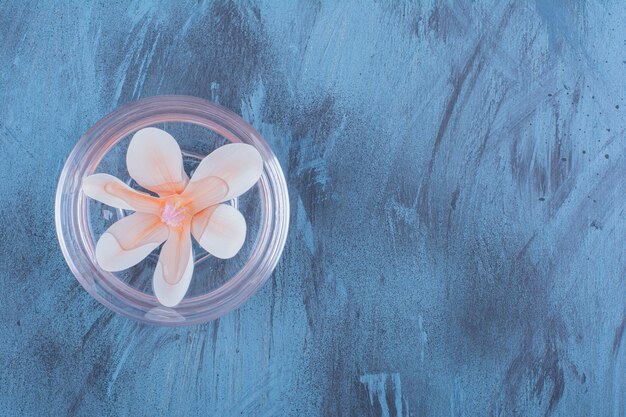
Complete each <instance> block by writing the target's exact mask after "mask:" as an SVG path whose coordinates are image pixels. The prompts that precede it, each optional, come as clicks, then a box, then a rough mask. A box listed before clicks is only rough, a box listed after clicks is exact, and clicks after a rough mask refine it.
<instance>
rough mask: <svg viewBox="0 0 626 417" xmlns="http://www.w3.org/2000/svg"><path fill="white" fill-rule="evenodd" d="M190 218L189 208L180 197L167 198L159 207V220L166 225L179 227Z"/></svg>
mask: <svg viewBox="0 0 626 417" xmlns="http://www.w3.org/2000/svg"><path fill="white" fill-rule="evenodd" d="M190 218H191V216H190V213H189V209H188V208H187V207H186V206H185V204H184V201H183V200H182V199H181V198H180V197H175V198H173V199H171V200H167V201H166V202H165V204H164V205H163V208H162V209H161V221H162V222H163V223H165V224H167V225H168V226H172V227H180V226H182V225H183V223H185V221H187V220H189V219H190Z"/></svg>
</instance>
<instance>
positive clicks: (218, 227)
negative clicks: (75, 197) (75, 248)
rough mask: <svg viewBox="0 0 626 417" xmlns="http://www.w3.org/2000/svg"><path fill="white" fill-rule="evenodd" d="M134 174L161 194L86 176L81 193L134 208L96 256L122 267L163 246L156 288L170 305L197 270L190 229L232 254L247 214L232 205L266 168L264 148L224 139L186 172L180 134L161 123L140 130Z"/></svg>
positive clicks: (131, 166)
mask: <svg viewBox="0 0 626 417" xmlns="http://www.w3.org/2000/svg"><path fill="white" fill-rule="evenodd" d="M126 165H127V168H128V173H129V174H130V176H131V177H132V178H133V179H134V180H135V181H136V182H137V183H138V184H139V185H141V186H142V187H144V188H145V189H147V190H150V191H153V192H154V193H156V194H158V197H155V196H152V195H150V194H147V193H143V192H140V191H137V190H133V189H132V188H130V187H129V186H127V185H126V184H125V183H124V182H122V181H120V180H119V179H117V178H115V177H113V176H111V175H108V174H94V175H90V176H89V177H86V178H85V179H84V180H83V187H82V189H83V192H84V193H85V194H86V195H87V196H89V197H91V198H93V199H95V200H98V201H100V202H102V203H104V204H107V205H109V206H112V207H117V208H121V209H126V210H133V211H135V213H133V214H131V215H129V216H127V217H124V218H123V219H121V220H119V221H118V222H116V223H115V224H113V225H112V226H111V227H109V229H107V231H105V232H104V234H103V235H102V236H101V237H100V239H99V240H98V243H97V245H96V260H97V262H98V265H100V267H101V268H102V269H104V270H106V271H121V270H123V269H126V268H130V267H131V266H133V265H136V264H137V263H139V262H140V261H141V260H143V259H144V258H145V257H146V256H148V254H150V252H152V251H153V250H154V249H156V248H157V247H159V246H160V245H161V244H162V243H163V242H165V244H164V245H163V248H162V249H161V254H160V255H159V261H158V263H157V265H156V268H155V270H154V277H153V282H152V284H153V288H154V294H155V295H156V297H157V298H158V300H159V302H160V303H161V304H163V305H164V306H167V307H173V306H175V305H177V304H178V303H180V301H181V300H182V299H183V297H184V296H185V293H186V292H187V289H188V288H189V283H190V282H191V276H192V274H193V251H192V247H191V235H193V236H194V238H195V239H196V240H197V241H198V243H199V244H200V246H202V247H203V248H204V249H206V251H207V252H209V253H210V254H212V255H213V256H215V257H217V258H222V259H227V258H231V257H233V256H235V255H236V254H237V252H238V251H239V249H241V247H242V246H243V242H244V240H245V237H246V221H245V219H244V218H243V216H242V214H241V213H240V212H239V211H238V210H237V209H235V208H234V207H232V206H230V205H228V204H220V203H222V202H224V201H228V200H230V199H232V198H234V197H237V196H239V195H241V194H243V193H244V192H246V191H247V190H248V189H250V188H251V187H252V186H253V185H254V184H255V183H256V182H257V181H258V179H259V177H260V176H261V173H262V171H263V160H262V158H261V155H260V154H259V152H258V151H257V150H256V149H255V148H254V147H253V146H250V145H246V144H243V143H233V144H228V145H225V146H222V147H220V148H218V149H217V150H215V151H214V152H212V153H211V154H209V155H208V156H207V157H206V158H204V159H203V160H202V162H200V164H199V165H198V168H197V169H196V171H195V173H194V174H193V176H192V178H191V179H189V178H188V177H187V174H186V173H185V170H184V169H183V158H182V154H181V152H180V147H179V146H178V143H176V140H175V139H174V138H173V137H172V136H171V135H170V134H168V133H167V132H164V131H163V130H160V129H156V128H152V127H149V128H145V129H142V130H140V131H138V132H137V133H136V134H135V135H134V136H133V139H132V140H131V142H130V145H129V147H128V152H127V154H126Z"/></svg>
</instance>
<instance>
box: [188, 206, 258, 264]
mask: <svg viewBox="0 0 626 417" xmlns="http://www.w3.org/2000/svg"><path fill="white" fill-rule="evenodd" d="M191 233H192V234H193V237H194V238H196V240H197V241H198V243H199V244H200V246H202V247H203V248H204V249H206V251H207V252H209V253H210V254H211V255H213V256H215V257H217V258H220V259H228V258H232V257H233V256H235V255H236V254H237V252H239V250H240V249H241V247H242V246H243V242H244V241H245V239H246V220H245V219H244V217H243V215H242V214H241V213H240V212H239V210H237V209H236V208H234V207H232V206H229V205H227V204H220V205H217V206H213V207H209V208H207V209H204V210H202V211H201V212H200V213H198V214H196V215H195V216H194V218H193V220H192V223H191Z"/></svg>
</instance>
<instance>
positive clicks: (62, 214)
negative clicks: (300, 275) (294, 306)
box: [55, 96, 289, 326]
mask: <svg viewBox="0 0 626 417" xmlns="http://www.w3.org/2000/svg"><path fill="white" fill-rule="evenodd" d="M148 126H154V127H159V128H161V129H163V130H166V131H167V132H169V133H170V134H172V136H174V138H176V140H177V141H178V143H179V144H180V146H181V149H182V151H183V159H184V163H185V169H186V171H187V173H188V174H189V175H191V174H192V171H193V169H194V168H195V166H196V165H197V164H198V163H199V161H200V160H201V159H202V158H203V157H204V156H206V155H207V154H209V153H210V152H211V151H212V150H213V149H215V148H217V147H219V146H221V145H223V144H225V143H228V142H243V143H248V144H250V145H253V146H254V147H255V148H256V149H257V150H258V151H259V153H260V154H261V156H262V157H263V161H264V168H263V175H262V176H261V179H260V180H259V182H258V183H257V185H256V186H254V187H253V188H252V189H251V190H249V191H248V192H246V193H245V194H243V195H242V196H240V197H238V198H236V199H234V200H231V201H230V204H232V205H233V206H235V207H237V208H238V209H239V210H240V211H241V212H242V213H243V215H244V217H245V218H246V223H247V225H248V234H247V236H246V243H245V244H244V247H243V248H242V249H241V251H240V252H239V253H238V254H237V255H236V256H235V257H234V258H232V259H227V260H222V259H217V258H214V257H212V256H210V255H209V254H207V253H206V252H204V251H203V250H202V248H200V247H199V246H198V245H196V244H195V243H194V254H195V256H194V262H195V269H194V275H193V278H192V281H191V286H190V288H189V291H188V292H187V295H186V296H185V298H184V299H183V301H182V302H181V303H180V304H179V305H177V306H176V307H173V308H168V307H164V306H162V305H161V304H159V302H158V301H157V299H156V297H155V296H154V295H153V293H152V285H151V280H152V272H153V271H154V267H155V265H156V261H157V259H158V250H157V251H155V252H153V253H152V254H151V255H150V256H148V258H146V259H145V260H144V261H142V262H140V263H139V264H138V265H136V266H135V267H133V268H130V269H128V270H126V271H122V272H119V273H118V272H116V273H111V272H107V271H104V270H102V269H101V268H100V267H99V266H98V264H97V263H96V259H95V242H97V239H98V238H99V237H100V235H101V234H102V232H104V230H106V228H107V227H108V226H110V225H111V224H113V223H114V222H115V221H117V220H118V219H120V218H122V217H123V216H125V215H127V214H128V213H127V212H125V211H124V210H120V209H114V208H111V207H108V206H106V205H103V204H101V203H99V202H97V201H95V200H91V199H89V198H87V197H86V196H85V195H84V194H83V193H82V191H81V183H82V180H83V178H84V177H86V176H88V175H91V174H93V173H95V172H106V173H108V174H111V175H114V176H116V177H118V178H120V179H122V180H123V181H126V182H127V183H128V184H129V185H130V186H131V187H133V188H137V189H141V188H140V187H139V186H138V185H137V184H136V183H134V182H133V181H132V179H130V176H129V175H128V172H127V171H126V164H125V157H126V148H127V147H128V142H129V141H130V138H131V137H132V135H133V134H134V133H135V132H136V131H137V130H139V129H142V128H144V127H148ZM55 222H56V229H57V236H58V239H59V244H60V246H61V250H62V251H63V256H64V257H65V260H66V261H67V264H68V266H69V267H70V269H71V271H72V273H73V274H74V276H75V277H76V279H77V280H78V282H80V284H81V285H82V286H83V287H84V288H85V289H86V290H87V291H88V292H89V293H90V294H91V295H92V296H93V297H94V298H95V299H96V300H98V301H99V302H100V303H102V304H103V305H105V306H106V307H108V308H110V309H111V310H113V311H115V312H117V313H120V314H122V315H124V316H126V317H129V318H132V319H135V320H138V321H140V322H145V323H152V324H159V325H167V326H181V325H188V324H197V323H204V322H208V321H210V320H213V319H215V318H218V317H220V316H222V315H224V314H226V313H228V312H229V311H231V310H233V309H235V308H237V307H238V306H240V305H241V304H242V303H244V302H245V301H246V300H247V299H248V298H249V297H250V296H251V295H253V294H254V293H255V292H256V291H257V290H258V289H259V288H260V287H261V286H262V285H263V283H264V282H265V281H266V280H267V279H268V277H269V276H270V274H271V273H272V271H273V270H274V268H275V267H276V264H277V263H278V260H279V258H280V256H281V253H282V251H283V248H284V246H285V241H286V239H287V229H288V226H289V198H288V193H287V184H286V182H285V177H284V175H283V171H282V169H281V168H280V165H279V163H278V160H277V159H276V156H275V155H274V153H273V152H272V150H271V149H270V147H269V146H268V144H267V143H266V142H265V140H263V138H262V137H261V135H260V134H259V133H258V132H257V131H256V130H255V129H254V128H253V127H252V126H250V125H249V124H248V123H246V122H245V121H244V120H243V119H241V117H239V116H238V115H236V114H234V113H233V112H231V111H229V110H227V109H225V108H223V107H221V106H219V105H216V104H213V103H211V102H209V101H206V100H203V99H199V98H196V97H189V96H158V97H151V98H146V99H143V100H139V101H136V102H133V103H130V104H127V105H124V106H121V107H119V108H117V109H116V110H115V111H113V112H112V113H110V114H109V115H107V116H105V117H104V118H103V119H102V120H100V121H99V122H97V123H96V124H95V125H94V126H93V127H92V128H91V129H89V131H87V133H85V135H84V136H83V137H82V138H81V139H80V140H79V141H78V143H77V144H76V147H75V148H74V149H73V150H72V152H71V153H70V155H69V157H68V159H67V162H66V163H65V166H64V167H63V171H62V172H61V177H60V179H59V185H58V187H57V193H56V202H55Z"/></svg>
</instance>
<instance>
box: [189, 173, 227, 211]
mask: <svg viewBox="0 0 626 417" xmlns="http://www.w3.org/2000/svg"><path fill="white" fill-rule="evenodd" d="M227 195H228V184H226V181H224V180H223V179H221V178H219V177H204V178H202V179H200V180H198V181H194V182H189V184H188V185H187V188H185V191H183V193H182V195H181V198H182V199H183V200H185V201H189V203H187V204H188V206H189V210H190V211H191V214H192V215H194V214H196V213H198V212H199V211H202V210H204V209H205V208H207V207H209V206H213V205H215V204H218V203H220V202H222V201H224V197H226V196H227Z"/></svg>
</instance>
